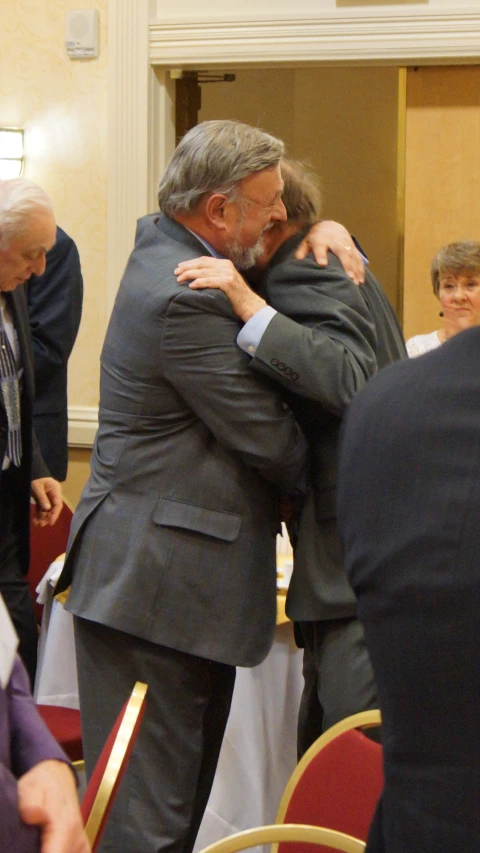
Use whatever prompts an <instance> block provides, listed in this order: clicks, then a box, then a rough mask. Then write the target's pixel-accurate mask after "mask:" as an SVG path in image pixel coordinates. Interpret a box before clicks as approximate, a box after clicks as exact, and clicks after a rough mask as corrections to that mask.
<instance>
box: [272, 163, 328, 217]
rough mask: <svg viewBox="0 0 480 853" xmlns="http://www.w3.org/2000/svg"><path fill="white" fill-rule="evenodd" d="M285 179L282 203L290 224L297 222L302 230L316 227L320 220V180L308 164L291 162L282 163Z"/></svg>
mask: <svg viewBox="0 0 480 853" xmlns="http://www.w3.org/2000/svg"><path fill="white" fill-rule="evenodd" d="M280 168H281V172H282V178H283V183H284V186H283V193H282V201H283V203H284V205H285V210H286V211H287V219H288V220H289V222H297V223H298V224H299V225H300V226H301V227H302V228H303V227H305V228H309V227H310V226H312V225H315V223H316V222H318V220H319V219H320V213H321V208H322V194H321V191H320V186H319V183H320V181H319V178H318V176H317V175H316V174H315V172H314V171H313V169H312V168H311V166H310V165H309V164H308V163H301V162H300V161H299V160H289V159H287V158H286V157H284V158H283V160H282V162H281V167H280Z"/></svg>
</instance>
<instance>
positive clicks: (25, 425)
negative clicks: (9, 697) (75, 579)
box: [0, 178, 62, 685]
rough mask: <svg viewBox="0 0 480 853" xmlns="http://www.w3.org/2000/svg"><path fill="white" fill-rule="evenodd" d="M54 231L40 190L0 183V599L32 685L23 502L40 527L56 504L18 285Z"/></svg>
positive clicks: (32, 628) (20, 182)
mask: <svg viewBox="0 0 480 853" xmlns="http://www.w3.org/2000/svg"><path fill="white" fill-rule="evenodd" d="M55 231H56V226H55V219H54V217H53V212H52V207H51V203H50V200H49V198H48V196H47V195H46V194H45V193H44V192H43V190H41V189H40V187H37V186H36V185H35V184H33V183H32V182H31V181H27V180H26V179H25V178H16V179H14V180H9V181H1V182H0V338H1V341H0V461H1V475H0V487H1V488H0V592H1V593H2V595H3V597H4V600H5V603H6V605H7V608H8V610H9V612H10V615H11V617H12V619H13V622H14V625H15V628H16V631H17V634H18V635H19V639H20V645H19V652H20V655H21V657H22V659H23V661H24V663H25V665H26V667H27V670H28V674H29V676H30V680H31V682H32V685H33V679H34V676H35V666H36V657H37V625H36V621H35V613H34V607H33V601H32V599H31V596H30V591H29V587H28V583H27V581H26V578H25V574H26V572H27V570H28V561H29V530H30V520H29V519H30V516H29V512H30V509H29V504H30V494H32V496H33V497H34V499H35V501H36V503H37V522H38V523H40V524H47V523H48V524H55V522H56V520H57V518H58V516H59V514H60V511H61V507H62V496H61V487H60V484H59V483H57V481H56V480H54V479H53V478H52V477H50V476H49V472H48V470H47V468H46V466H45V463H44V461H43V459H42V456H41V454H40V451H39V448H38V445H37V442H36V439H35V435H34V433H33V431H32V409H33V398H34V379H33V363H32V349H31V340H30V329H29V323H28V313H27V303H26V300H25V293H24V290H23V287H22V284H23V282H24V281H25V280H26V279H28V278H29V277H30V276H31V275H32V274H33V273H36V274H37V275H41V274H42V273H43V271H44V269H45V256H46V253H47V251H49V249H51V248H52V246H53V244H54V242H55Z"/></svg>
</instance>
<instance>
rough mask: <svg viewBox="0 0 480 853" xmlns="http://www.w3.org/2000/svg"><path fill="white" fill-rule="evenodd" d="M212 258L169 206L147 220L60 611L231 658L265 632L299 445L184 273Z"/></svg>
mask: <svg viewBox="0 0 480 853" xmlns="http://www.w3.org/2000/svg"><path fill="white" fill-rule="evenodd" d="M199 254H205V247H204V246H203V245H202V244H200V243H199V242H198V240H197V239H196V237H195V236H193V235H192V234H191V233H190V232H188V231H187V230H186V229H185V228H183V227H182V226H181V225H179V224H178V223H176V222H174V221H172V220H170V219H168V218H166V217H158V216H157V217H145V219H144V220H141V221H140V225H139V229H138V234H137V241H136V246H135V249H134V251H133V253H132V255H131V257H130V260H129V262H128V265H127V269H126V272H125V275H124V277H123V280H122V283H121V285H120V289H119V292H118V296H117V299H116V302H115V307H114V310H113V313H112V317H111V320H110V324H109V327H108V331H107V337H106V340H105V344H104V347H103V352H102V369H101V387H100V410H99V430H98V434H97V438H96V441H95V447H94V450H93V456H92V471H91V477H90V480H89V482H88V484H87V486H86V488H85V490H84V492H83V495H82V498H81V500H80V503H79V506H78V507H77V510H76V512H75V515H74V518H73V522H72V528H71V538H70V552H69V557H68V558H67V562H66V566H65V570H64V573H63V575H62V578H61V581H60V586H63V585H66V584H67V583H68V582H69V580H70V576H71V575H73V583H72V590H71V593H70V597H69V600H68V604H67V608H68V609H69V610H71V611H72V612H73V613H74V614H76V615H77V616H80V617H83V618H85V619H91V620H93V621H96V622H99V623H100V624H103V625H108V626H110V627H113V628H116V629H118V630H121V631H125V632H127V633H130V634H133V635H135V636H138V637H142V638H144V639H147V640H149V641H150V642H155V643H159V644H161V645H165V646H169V647H171V648H175V649H178V650H179V651H183V652H189V653H190V654H195V655H198V656H200V657H205V658H210V659H212V660H217V661H222V662H224V663H229V664H234V665H237V664H238V665H241V666H250V665H254V664H257V663H259V662H260V661H261V660H262V658H263V657H265V655H266V654H267V652H268V649H269V647H270V644H271V641H272V639H273V634H274V629H275V613H276V566H275V534H276V531H277V529H278V493H279V490H281V489H285V490H287V491H288V490H289V489H295V488H296V486H297V485H298V484H299V482H302V480H303V477H304V475H305V469H306V461H307V449H306V442H305V439H304V438H303V436H302V434H301V432H300V430H299V428H298V426H297V424H296V422H295V420H294V418H293V415H292V413H291V412H290V410H289V409H288V407H287V406H286V405H285V403H284V402H283V401H282V399H281V396H280V393H279V389H278V388H277V386H276V385H275V384H274V383H272V382H271V381H270V380H268V379H266V378H265V377H260V376H258V375H256V374H255V373H254V372H253V371H252V370H251V369H250V360H249V357H248V356H247V355H246V354H245V353H243V352H242V351H241V350H240V349H239V347H238V346H237V343H236V339H237V335H238V332H239V330H240V323H239V321H238V320H237V318H236V317H235V315H234V314H233V311H232V308H231V306H230V303H229V301H228V299H227V298H226V297H225V295H224V294H223V293H222V292H221V291H218V290H204V291H194V290H190V289H189V288H188V287H186V286H180V285H179V284H178V283H177V280H176V278H175V275H174V273H173V270H174V268H175V266H176V265H177V263H178V262H179V261H180V260H186V259H188V258H195V257H198V255H199Z"/></svg>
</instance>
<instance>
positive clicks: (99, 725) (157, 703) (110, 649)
mask: <svg viewBox="0 0 480 853" xmlns="http://www.w3.org/2000/svg"><path fill="white" fill-rule="evenodd" d="M75 641H76V648H77V668H78V676H79V689H80V708H81V712H82V728H83V737H84V752H85V758H86V764H87V775H89V774H90V773H91V771H92V768H93V766H94V764H95V761H96V760H97V757H98V755H99V753H100V751H101V749H102V746H103V744H104V742H105V740H106V738H107V736H108V732H109V730H110V728H111V726H112V725H113V722H114V720H115V718H116V716H117V714H118V711H119V710H120V708H121V706H122V704H123V702H124V701H125V699H126V698H127V696H128V695H129V694H130V692H131V690H132V687H133V684H134V682H135V681H136V680H139V681H145V682H146V683H147V684H148V687H149V689H148V693H147V708H146V713H145V717H144V720H143V723H142V726H141V729H140V732H139V736H138V739H137V742H136V745H135V748H134V750H133V753H132V756H131V759H130V763H129V767H128V770H127V773H126V776H125V779H124V781H123V783H122V785H121V786H120V789H119V792H118V794H117V797H116V801H115V806H114V809H113V811H112V814H111V816H110V819H109V822H108V826H107V830H106V832H105V836H104V842H103V844H102V846H101V850H102V853H107V851H109V853H118V851H122V853H159V851H162V853H164V852H165V851H168V853H189V851H190V850H191V848H192V847H193V844H194V841H195V837H196V834H197V831H198V827H199V825H200V822H201V818H202V816H203V811H204V809H205V806H206V803H207V800H208V796H209V794H210V789H211V786H212V783H213V777H214V774H215V768H216V765H217V760H218V753H219V751H220V746H221V742H222V739H223V733H224V729H225V725H226V721H227V718H228V711H229V708H230V702H231V697H232V693H233V685H234V681H235V669H234V667H231V666H228V665H225V664H219V663H215V662H212V661H208V660H206V659H203V658H197V657H195V656H194V655H188V654H184V653H182V652H178V651H176V650H174V649H169V648H166V647H165V646H158V645H156V644H153V643H148V642H146V641H144V640H141V639H139V638H136V637H132V636H130V635H128V634H124V633H122V632H120V631H115V630H114V629H111V628H107V627H105V626H101V625H96V624H95V623H92V622H88V621H87V620H84V619H78V618H76V619H75Z"/></svg>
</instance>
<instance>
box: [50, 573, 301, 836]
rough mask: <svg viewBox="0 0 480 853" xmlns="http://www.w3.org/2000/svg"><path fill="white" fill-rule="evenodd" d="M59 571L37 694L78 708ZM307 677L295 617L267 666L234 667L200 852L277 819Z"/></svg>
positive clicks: (281, 630)
mask: <svg viewBox="0 0 480 853" xmlns="http://www.w3.org/2000/svg"><path fill="white" fill-rule="evenodd" d="M53 566H55V564H53ZM60 569H61V564H60ZM58 574H59V571H58V564H57V567H56V568H51V570H49V578H47V581H46V583H45V585H44V587H43V591H44V593H45V599H46V600H45V604H44V616H43V621H42V630H41V636H40V652H39V664H38V670H37V678H36V682H35V691H34V695H35V699H36V701H37V702H39V703H42V704H48V705H66V706H68V707H71V708H78V687H77V671H76V664H75V650H74V639H73V620H72V616H71V615H70V614H69V613H67V612H66V611H65V610H64V608H63V605H62V604H60V602H58V601H56V600H55V599H53V586H52V584H53V585H54V582H55V579H56V576H57V577H58ZM302 681H303V679H302V653H301V652H300V651H299V650H298V649H297V648H296V647H295V643H294V640H293V629H292V625H291V623H290V622H285V623H284V624H280V625H277V628H276V634H275V642H274V644H273V646H272V649H271V650H270V652H269V654H268V656H267V657H266V659H265V660H264V661H263V663H261V664H260V665H259V666H256V667H253V668H252V669H243V668H238V669H237V677H236V682H235V690H234V694H233V700H232V708H231V712H230V717H229V720H228V724H227V729H226V732H225V738H224V742H223V745H222V749H221V752H220V758H219V763H218V768H217V774H216V777H215V782H214V785H213V789H212V792H211V795H210V799H209V802H208V806H207V809H206V812H205V816H204V819H203V822H202V825H201V827H200V831H199V834H198V838H197V842H196V845H195V851H198V850H200V849H201V848H203V847H205V846H207V844H210V843H212V842H213V841H216V840H217V839H219V838H223V837H224V836H226V835H230V834H231V833H233V832H237V831H239V830H241V829H248V828H249V827H252V826H260V825H261V824H266V823H272V822H273V821H274V819H275V815H276V812H277V809H278V805H279V802H280V798H281V796H282V793H283V790H284V788H285V785H286V783H287V781H288V778H289V776H290V774H291V773H292V771H293V769H294V767H295V764H296V720H297V713H298V706H299V702H300V695H301V690H302Z"/></svg>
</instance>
